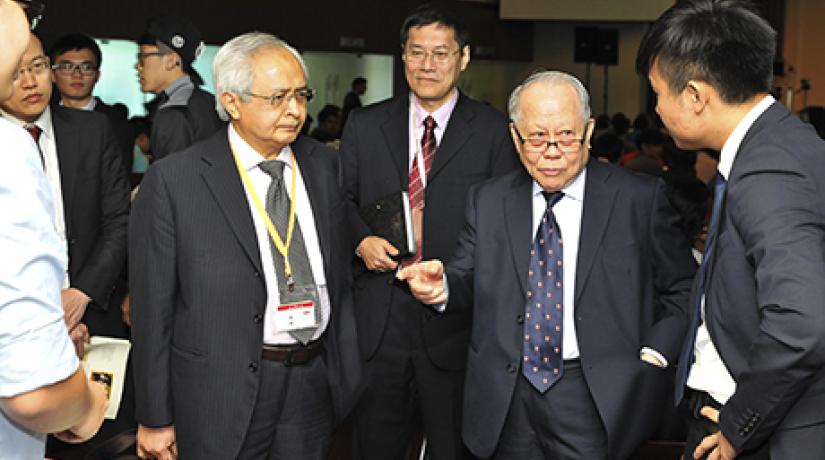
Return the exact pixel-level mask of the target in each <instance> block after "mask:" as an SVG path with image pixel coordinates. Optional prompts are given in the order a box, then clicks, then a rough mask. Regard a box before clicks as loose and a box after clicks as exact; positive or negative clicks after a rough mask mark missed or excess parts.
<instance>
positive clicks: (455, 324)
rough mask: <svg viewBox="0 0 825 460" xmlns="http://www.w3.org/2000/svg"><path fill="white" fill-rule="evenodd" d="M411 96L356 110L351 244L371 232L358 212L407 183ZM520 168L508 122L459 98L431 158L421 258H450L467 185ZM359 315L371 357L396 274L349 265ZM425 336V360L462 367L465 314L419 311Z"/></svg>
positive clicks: (349, 189) (349, 168)
mask: <svg viewBox="0 0 825 460" xmlns="http://www.w3.org/2000/svg"><path fill="white" fill-rule="evenodd" d="M409 104H410V98H409V95H408V94H406V93H405V94H404V95H403V96H398V97H395V98H393V99H388V100H386V101H384V102H380V103H378V104H373V105H371V106H368V107H364V108H360V109H356V110H354V111H353V112H352V113H351V114H350V115H349V118H348V120H347V124H346V127H345V129H344V135H343V136H342V138H341V158H342V161H343V165H344V188H345V191H346V194H347V199H348V200H349V205H350V209H349V218H350V226H351V229H350V231H351V233H352V235H351V236H352V238H353V240H352V241H353V242H354V244H355V245H357V244H358V243H360V242H361V240H362V239H364V237H366V236H368V235H370V234H371V231H370V229H369V227H368V226H367V224H366V223H365V222H364V221H363V220H362V219H361V217H360V216H359V214H358V209H359V208H360V207H362V206H366V205H369V204H371V203H373V202H374V201H376V200H378V199H380V198H383V197H385V196H387V195H389V194H391V193H394V192H401V191H402V190H407V187H408V185H409V171H410V168H409V164H410V163H409V131H410V129H409V126H410V123H409ZM517 166H518V156H517V154H516V151H515V149H514V147H513V141H512V140H511V138H510V135H509V132H508V130H507V119H506V118H505V117H504V116H503V115H502V114H501V113H500V112H498V111H497V110H494V109H492V108H490V107H488V106H486V105H484V104H482V103H480V102H478V101H474V100H472V99H470V98H468V97H466V96H464V95H463V94H459V96H458V102H457V103H456V106H455V108H454V109H453V112H452V114H451V115H450V121H449V122H448V124H447V127H446V129H445V131H444V136H443V137H442V139H441V143H440V144H439V145H438V150H437V152H436V155H435V160H434V161H433V164H432V167H431V168H430V173H429V176H428V177H427V188H426V191H425V200H426V201H425V211H424V243H423V244H424V248H423V257H424V259H435V258H437V259H441V260H449V259H450V258H451V257H452V255H453V252H454V251H455V243H456V239H457V237H458V234H459V232H460V231H461V228H462V227H463V225H464V221H463V215H462V210H463V209H464V205H465V200H466V198H467V191H468V190H469V188H470V186H472V185H473V184H477V183H479V182H482V181H484V180H486V179H489V178H491V177H494V176H498V175H501V174H503V173H506V172H508V171H510V170H512V169H514V168H516V167H517ZM354 275H355V302H356V315H357V316H356V318H357V321H358V336H359V340H360V342H361V350H362V352H363V353H364V355H365V356H366V357H367V358H369V357H370V356H372V354H373V353H374V352H375V350H376V349H377V348H378V344H379V343H380V339H381V337H382V335H383V332H384V327H385V325H386V324H387V318H388V317H389V310H390V296H391V294H392V292H393V286H392V283H393V282H394V273H392V272H388V273H375V272H371V271H369V270H367V268H366V266H365V265H364V263H363V262H362V261H361V259H358V258H356V260H355V261H354ZM421 311H422V322H421V324H422V326H421V328H422V333H423V336H424V342H425V344H426V350H427V353H428V356H429V357H430V359H431V360H432V362H433V363H434V364H435V365H437V366H439V367H441V368H445V369H453V370H461V369H464V366H465V361H466V357H467V354H466V353H467V341H468V339H469V336H470V321H471V320H470V317H469V315H468V314H467V313H466V312H459V313H448V314H444V315H436V314H435V313H434V312H433V311H432V310H431V309H429V308H426V307H423V306H422V308H421Z"/></svg>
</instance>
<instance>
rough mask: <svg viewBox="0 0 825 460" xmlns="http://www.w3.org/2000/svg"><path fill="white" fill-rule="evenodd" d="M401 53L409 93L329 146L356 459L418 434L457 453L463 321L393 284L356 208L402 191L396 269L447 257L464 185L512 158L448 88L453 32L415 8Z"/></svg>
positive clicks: (461, 62) (381, 454)
mask: <svg viewBox="0 0 825 460" xmlns="http://www.w3.org/2000/svg"><path fill="white" fill-rule="evenodd" d="M401 47H402V54H401V58H402V60H403V61H404V75H405V77H406V79H407V84H408V85H409V87H410V92H409V93H404V94H401V95H399V96H396V97H394V98H392V99H389V100H386V101H383V102H379V103H377V104H374V105H371V106H368V107H365V108H361V109H356V110H354V111H353V112H352V113H351V114H350V116H349V118H348V120H347V124H346V127H345V128H344V135H343V137H342V140H341V150H340V151H341V158H342V162H343V165H344V186H345V190H346V194H347V198H348V200H349V203H350V211H349V214H350V222H351V232H352V236H353V238H354V240H353V241H354V242H355V243H356V244H357V246H358V252H357V254H358V255H357V258H356V259H355V261H354V267H355V268H354V270H355V304H356V306H357V309H356V319H357V321H358V333H359V340H360V343H361V352H362V353H363V356H364V358H365V359H366V362H367V373H368V379H369V389H368V390H367V392H366V393H365V395H364V398H363V399H362V400H361V402H360V405H359V407H358V409H357V411H356V414H355V448H356V453H357V457H359V458H364V459H382V460H383V459H398V458H403V457H404V456H405V455H406V454H405V452H407V450H408V448H409V446H411V444H412V440H413V439H414V438H415V435H416V434H417V433H419V432H421V430H422V428H423V432H424V434H425V436H426V438H427V450H428V451H429V453H430V455H431V458H432V459H434V460H441V459H455V458H462V457H463V456H464V451H465V449H464V447H463V446H462V443H461V438H460V431H459V427H460V424H461V418H462V417H461V394H462V387H463V383H464V368H465V363H466V360H467V340H468V338H469V333H470V321H471V319H470V315H469V314H467V313H466V312H459V313H455V314H453V313H450V314H445V315H435V314H434V313H433V312H432V311H430V310H429V309H427V308H424V307H423V306H422V305H421V304H420V303H419V302H417V301H416V300H415V299H414V298H413V297H412V296H411V295H410V294H409V291H408V290H407V289H406V287H405V286H404V285H403V284H402V283H398V282H395V281H394V278H393V274H394V272H395V270H396V269H397V268H398V261H397V260H396V258H395V256H397V255H399V253H398V249H399V248H395V247H393V246H392V245H391V244H390V243H389V242H388V241H387V240H385V239H384V238H381V237H379V236H376V235H374V234H373V229H371V228H369V226H368V225H367V224H366V223H365V222H364V221H363V220H362V219H361V217H360V216H359V213H358V210H359V208H361V207H364V206H369V205H370V204H371V203H373V202H375V201H376V200H378V199H380V198H383V197H386V196H388V195H390V194H393V193H400V192H401V191H402V190H408V191H409V192H410V196H411V204H412V207H413V208H414V209H413V211H412V212H413V221H414V227H415V230H416V234H415V237H416V240H417V243H418V253H417V254H415V255H413V256H410V257H408V258H406V259H404V260H402V261H401V262H402V263H408V262H410V261H412V260H418V259H420V258H421V257H422V256H423V257H424V258H432V257H439V258H444V259H448V258H449V257H450V255H451V254H452V253H453V250H454V249H455V241H456V237H457V235H458V233H459V231H460V230H461V227H462V226H463V221H462V219H461V213H460V212H456V211H457V210H459V209H463V207H464V200H465V197H466V196H467V190H468V189H469V188H470V186H471V185H472V184H475V183H478V182H481V181H484V180H486V179H489V178H491V177H494V176H496V175H499V174H502V173H504V172H507V171H509V170H511V169H513V168H514V167H516V166H517V164H518V161H517V157H516V154H515V152H514V151H513V146H512V143H511V142H510V140H509V137H508V135H507V121H506V118H505V117H504V116H503V115H502V114H501V113H499V112H498V111H496V110H494V109H492V108H490V107H489V106H486V105H484V104H482V103H480V102H478V101H475V100H473V99H470V98H469V97H467V96H465V95H464V94H462V93H461V92H460V91H459V90H458V89H457V88H456V82H457V81H458V78H459V76H460V75H461V72H462V71H463V70H464V69H465V68H466V67H467V65H468V64H469V62H470V45H469V37H468V34H467V31H466V29H464V27H463V26H462V25H460V24H459V23H458V22H456V20H455V19H454V18H452V17H451V16H449V15H447V14H445V13H443V12H440V11H437V10H434V9H431V8H430V7H427V6H424V7H421V8H418V9H416V10H414V11H413V12H412V13H411V14H410V16H409V17H408V18H407V19H406V21H405V22H404V25H403V26H402V28H401Z"/></svg>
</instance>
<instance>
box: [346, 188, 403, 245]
mask: <svg viewBox="0 0 825 460" xmlns="http://www.w3.org/2000/svg"><path fill="white" fill-rule="evenodd" d="M359 213H360V214H361V218H362V219H364V222H366V223H367V225H368V226H369V227H370V230H372V233H373V234H374V235H376V236H380V237H382V238H384V239H385V240H387V241H389V242H390V243H391V244H392V245H393V246H395V247H396V249H398V256H396V257H395V258H396V259H399V260H400V259H403V258H405V257H407V256H410V255H413V254H415V251H416V247H415V233H414V231H413V222H412V212H411V210H410V196H409V194H407V192H406V191H403V190H402V191H400V192H393V193H390V194H389V195H387V196H385V197H383V198H379V199H377V200H375V201H373V202H372V203H370V204H368V205H366V206H363V207H361V209H360V212H359Z"/></svg>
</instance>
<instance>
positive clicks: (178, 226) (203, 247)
mask: <svg viewBox="0 0 825 460" xmlns="http://www.w3.org/2000/svg"><path fill="white" fill-rule="evenodd" d="M227 135H228V133H227V130H226V129H222V130H220V131H219V132H218V133H216V134H215V135H213V136H212V137H210V138H208V139H206V140H205V141H203V142H200V143H197V144H195V145H193V146H192V147H190V148H188V149H187V150H185V151H183V152H182V153H181V154H178V155H172V156H170V157H169V158H166V159H163V160H162V161H159V162H157V163H156V164H154V165H153V166H152V167H151V168H150V169H149V171H148V173H147V175H146V177H145V178H144V179H143V182H142V184H141V190H140V193H139V194H138V198H137V201H136V202H135V206H134V212H133V214H132V219H131V224H130V238H131V239H130V252H129V263H130V280H131V295H132V324H133V336H134V339H133V340H134V354H133V357H134V362H135V379H136V382H137V384H136V386H137V401H138V411H137V418H138V422H139V423H142V424H144V425H147V426H151V427H159V426H167V425H172V424H174V425H175V429H176V435H177V442H178V445H179V449H180V454H181V456H182V458H187V459H229V458H236V457H237V456H238V453H239V450H240V449H241V445H242V442H243V441H244V438H245V436H246V433H247V429H248V427H249V424H250V419H251V417H252V414H253V409H254V406H255V401H256V396H257V395H258V393H259V392H262V391H275V390H277V389H273V388H262V387H261V386H260V378H259V367H260V366H261V365H262V363H261V359H262V357H261V354H262V347H263V314H264V308H265V305H266V301H267V291H266V283H265V279H264V275H263V273H262V270H263V269H262V266H261V258H260V252H259V248H258V240H257V237H256V234H255V227H254V223H253V219H252V214H251V211H250V208H249V205H248V202H247V198H246V195H245V192H244V188H243V185H242V183H241V179H240V177H239V175H238V171H237V169H236V166H235V163H234V160H233V157H232V154H231V151H230V147H229V142H228V137H227ZM292 148H293V151H294V152H295V158H296V160H297V162H298V165H299V167H300V170H301V174H302V176H303V179H304V182H305V184H306V189H307V193H308V195H309V199H310V203H311V206H312V212H313V216H314V218H315V224H316V230H317V233H318V239H319V243H320V248H321V252H322V255H323V260H324V269H325V273H326V279H327V286H328V290H329V295H330V301H331V305H332V312H331V320H330V323H329V326H328V327H327V330H326V332H325V333H324V335H323V336H322V339H321V340H322V341H323V343H324V347H325V348H324V355H323V361H324V363H325V365H326V368H327V369H328V379H329V387H330V390H331V392H332V395H331V399H332V403H333V406H334V413H335V415H336V416H337V418H339V419H340V418H342V417H344V416H345V415H346V414H347V412H348V411H349V410H350V408H351V407H352V406H353V405H354V403H355V400H354V399H355V397H356V396H357V390H358V388H359V385H360V376H361V365H360V357H359V355H358V349H357V346H358V345H357V342H356V340H357V339H356V336H355V322H354V319H353V316H352V315H353V313H352V303H351V298H350V291H349V283H348V279H347V276H346V267H347V264H348V263H349V259H350V256H351V252H350V250H349V248H345V247H344V242H343V237H342V236H341V232H339V231H338V229H340V228H342V227H343V226H344V222H345V219H346V215H345V213H344V208H345V207H344V204H343V200H342V195H341V193H340V191H339V188H338V182H337V178H338V158H337V156H336V153H335V152H334V151H332V150H331V149H329V148H328V147H325V146H323V145H321V144H319V143H317V142H316V141H314V140H312V139H309V138H306V137H299V138H298V139H297V140H296V141H295V142H294V143H293V144H292ZM315 362H317V359H316V361H315Z"/></svg>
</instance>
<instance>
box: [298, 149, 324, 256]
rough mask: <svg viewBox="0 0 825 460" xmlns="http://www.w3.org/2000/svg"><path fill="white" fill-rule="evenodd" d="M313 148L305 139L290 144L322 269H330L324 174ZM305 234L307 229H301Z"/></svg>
mask: <svg viewBox="0 0 825 460" xmlns="http://www.w3.org/2000/svg"><path fill="white" fill-rule="evenodd" d="M314 150H315V146H314V145H313V144H312V143H310V142H307V141H306V139H305V138H303V137H298V139H297V140H296V141H295V143H293V144H292V151H293V153H294V154H295V161H296V162H297V163H298V168H299V170H300V172H301V177H302V178H303V180H304V186H305V187H306V191H307V196H309V204H310V206H311V207H312V215H313V217H314V219H313V220H314V221H315V231H316V232H317V234H318V244H319V245H320V246H321V255H322V256H323V258H324V267H331V260H330V232H331V229H330V222H329V217H328V216H327V214H326V213H325V211H326V210H329V203H328V199H327V193H326V192H327V191H326V190H325V187H324V183H323V181H322V175H323V174H324V172H323V171H322V170H321V167H320V166H321V165H319V164H318V161H319V159H318V158H317V156H316V155H315V154H314ZM301 231H302V232H303V233H304V234H306V231H307V229H301Z"/></svg>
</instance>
